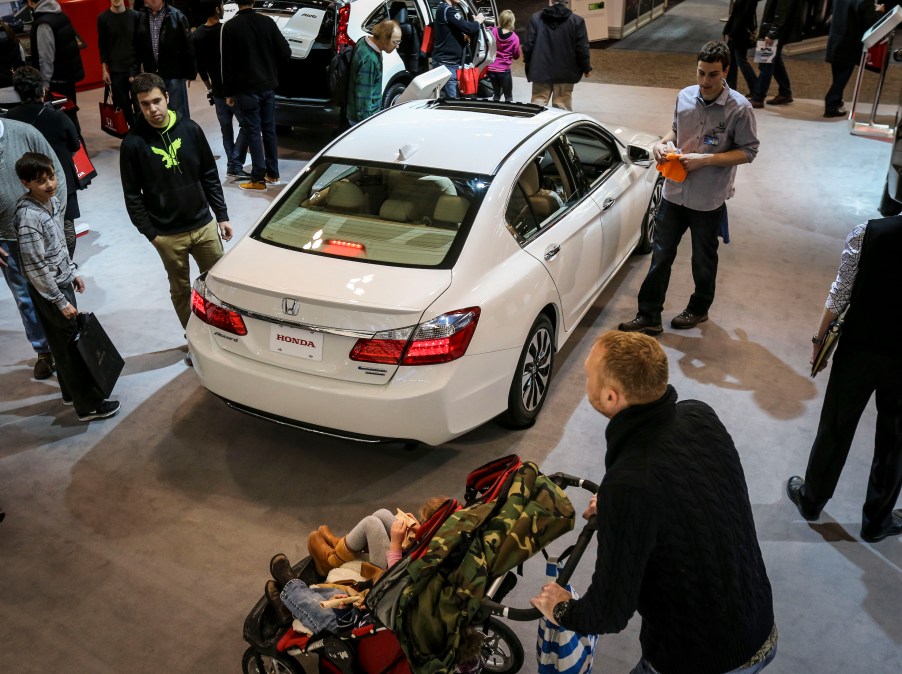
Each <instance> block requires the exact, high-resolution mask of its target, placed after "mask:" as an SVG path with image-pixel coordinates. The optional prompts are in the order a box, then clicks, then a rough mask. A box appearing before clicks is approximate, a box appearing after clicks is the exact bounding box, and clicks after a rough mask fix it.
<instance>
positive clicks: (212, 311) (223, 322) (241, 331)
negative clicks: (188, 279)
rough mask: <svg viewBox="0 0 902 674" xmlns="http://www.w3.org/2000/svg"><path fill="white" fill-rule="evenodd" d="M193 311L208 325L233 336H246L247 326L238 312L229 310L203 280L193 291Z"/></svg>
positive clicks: (199, 280)
mask: <svg viewBox="0 0 902 674" xmlns="http://www.w3.org/2000/svg"><path fill="white" fill-rule="evenodd" d="M191 311H193V312H194V315H195V316H197V317H198V318H199V319H200V320H202V321H203V322H204V323H206V324H207V325H211V326H213V327H214V328H219V329H220V330H225V331H226V332H231V333H232V334H233V335H241V336H243V335H246V334H247V326H246V325H245V324H244V319H243V318H241V314H239V313H238V312H237V311H232V310H231V309H227V308H226V307H225V306H223V305H222V304H221V302H220V301H219V299H217V297H216V296H215V295H214V294H213V293H211V292H210V291H209V290H208V289H207V284H206V283H205V282H204V280H203V279H202V278H198V279H197V280H196V281H195V282H194V287H193V288H192V289H191Z"/></svg>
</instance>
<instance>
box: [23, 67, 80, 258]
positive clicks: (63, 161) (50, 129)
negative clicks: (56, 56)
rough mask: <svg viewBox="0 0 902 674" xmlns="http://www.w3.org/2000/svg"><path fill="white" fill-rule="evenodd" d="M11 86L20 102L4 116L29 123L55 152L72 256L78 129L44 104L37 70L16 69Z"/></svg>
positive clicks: (76, 190) (73, 250)
mask: <svg viewBox="0 0 902 674" xmlns="http://www.w3.org/2000/svg"><path fill="white" fill-rule="evenodd" d="M13 86H14V87H15V89H16V93H17V94H19V98H21V99H22V104H21V105H17V106H16V107H14V108H12V109H11V110H10V111H9V112H8V113H7V114H6V116H7V117H8V118H9V119H16V120H18V121H20V122H25V123H26V124H31V125H32V126H33V127H34V128H36V129H37V130H38V131H40V132H41V135H42V136H44V138H46V139H47V142H48V143H50V147H52V148H53V151H54V152H55V153H56V158H57V159H58V160H59V163H60V165H61V166H62V167H63V174H64V175H65V176H66V210H65V212H64V214H63V232H64V234H65V235H66V248H67V249H68V251H69V257H70V258H73V259H74V257H75V241H76V238H75V220H76V219H78V218H79V217H81V211H80V210H79V208H78V172H77V171H76V170H75V162H74V161H72V155H73V154H74V153H75V152H77V151H78V149H79V148H80V147H81V141H80V140H79V137H78V130H77V129H76V128H75V124H73V123H72V120H71V119H69V116H68V115H66V114H65V113H63V112H60V111H59V110H57V109H55V108H54V107H53V106H52V105H50V104H49V103H47V104H45V103H44V85H43V82H42V80H41V73H40V72H38V70H37V69H36V68H32V67H31V66H22V67H21V68H16V70H15V72H14V73H13Z"/></svg>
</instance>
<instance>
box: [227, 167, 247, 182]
mask: <svg viewBox="0 0 902 674" xmlns="http://www.w3.org/2000/svg"><path fill="white" fill-rule="evenodd" d="M226 175H227V176H228V177H229V178H232V179H233V180H239V179H242V178H243V179H245V180H247V179H248V178H250V177H251V174H250V173H248V172H247V171H245V170H244V169H243V168H242V169H238V170H237V171H226Z"/></svg>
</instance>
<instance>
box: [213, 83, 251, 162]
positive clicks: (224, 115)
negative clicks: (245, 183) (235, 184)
mask: <svg viewBox="0 0 902 674" xmlns="http://www.w3.org/2000/svg"><path fill="white" fill-rule="evenodd" d="M213 107H214V108H215V109H216V119H218V120H219V130H220V132H221V133H222V149H223V151H224V152H225V156H226V170H227V171H228V172H229V173H238V171H240V170H241V169H243V168H244V159H245V157H247V137H246V136H243V135H242V134H241V133H240V132H239V133H238V142H237V143H236V142H235V127H234V125H233V124H232V120H233V119H235V111H234V110H233V109H232V106H230V105H229V104H228V103H226V100H225V99H224V98H218V97H216V96H214V97H213Z"/></svg>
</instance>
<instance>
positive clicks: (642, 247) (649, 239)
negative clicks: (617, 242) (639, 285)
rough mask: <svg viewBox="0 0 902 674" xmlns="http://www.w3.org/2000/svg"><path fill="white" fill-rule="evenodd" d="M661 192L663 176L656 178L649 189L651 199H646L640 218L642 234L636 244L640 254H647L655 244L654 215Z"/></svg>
mask: <svg viewBox="0 0 902 674" xmlns="http://www.w3.org/2000/svg"><path fill="white" fill-rule="evenodd" d="M663 193H664V178H658V179H657V180H656V181H655V186H654V187H653V188H652V189H651V199H649V201H648V208H647V209H645V218H644V219H643V220H642V235H641V237H640V238H639V245H638V246H636V252H637V253H639V254H640V255H648V254H649V253H650V252H651V249H652V247H653V246H654V244H655V216H656V215H657V214H658V209H659V208H660V207H661V199H663V198H664V197H663Z"/></svg>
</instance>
